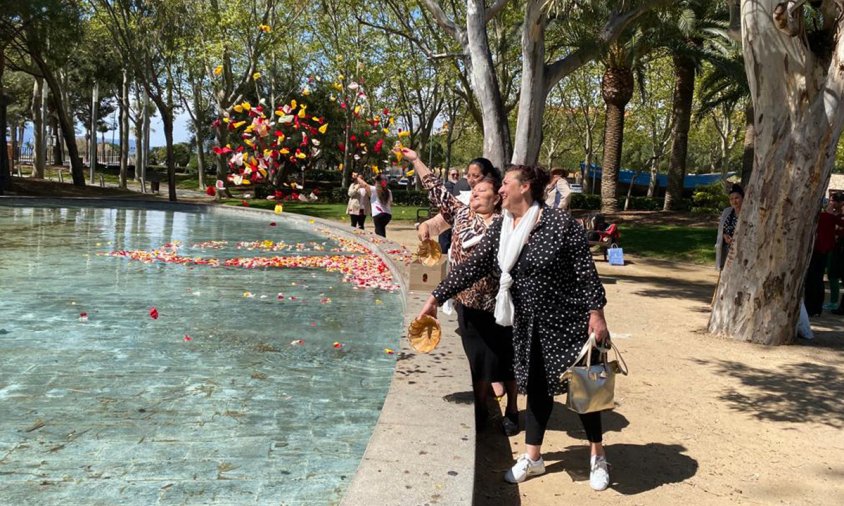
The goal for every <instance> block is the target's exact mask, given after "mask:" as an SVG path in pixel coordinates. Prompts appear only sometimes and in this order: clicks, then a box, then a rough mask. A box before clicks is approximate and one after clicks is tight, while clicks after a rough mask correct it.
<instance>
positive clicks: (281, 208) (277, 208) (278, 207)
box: [275, 204, 284, 214]
mask: <svg viewBox="0 0 844 506" xmlns="http://www.w3.org/2000/svg"><path fill="white" fill-rule="evenodd" d="M282 211H284V206H282V205H281V204H276V205H275V214H281V213H282Z"/></svg>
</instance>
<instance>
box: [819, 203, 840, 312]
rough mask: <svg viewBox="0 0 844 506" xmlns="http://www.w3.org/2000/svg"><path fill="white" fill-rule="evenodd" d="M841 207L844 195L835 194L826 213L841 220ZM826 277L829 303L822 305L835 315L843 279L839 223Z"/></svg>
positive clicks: (827, 265) (838, 305)
mask: <svg viewBox="0 0 844 506" xmlns="http://www.w3.org/2000/svg"><path fill="white" fill-rule="evenodd" d="M842 206H844V194H841V193H840V192H835V193H833V194H832V195H830V198H829V207H828V208H827V211H828V212H829V213H831V214H834V215H835V216H837V217H838V218H839V220H840V219H841V218H842ZM826 277H827V279H828V280H829V303H828V304H824V307H823V308H824V309H827V310H832V312H833V313H835V314H841V313H839V312H838V309H839V307H840V306H841V304H840V299H841V297H840V295H841V290H840V288H839V287H840V283H839V282H840V280H841V278H842V277H844V226H842V225H841V222H840V221H839V223H838V224H836V227H835V246H834V247H833V248H832V252H830V254H829V261H828V262H827V264H826Z"/></svg>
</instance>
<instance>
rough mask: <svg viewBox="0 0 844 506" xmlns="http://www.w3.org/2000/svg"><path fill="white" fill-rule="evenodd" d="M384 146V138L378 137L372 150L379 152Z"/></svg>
mask: <svg viewBox="0 0 844 506" xmlns="http://www.w3.org/2000/svg"><path fill="white" fill-rule="evenodd" d="M383 148H384V139H378V142H376V143H375V146H373V147H372V150H373V151H375V153H376V154H379V153H381V150H382V149H383Z"/></svg>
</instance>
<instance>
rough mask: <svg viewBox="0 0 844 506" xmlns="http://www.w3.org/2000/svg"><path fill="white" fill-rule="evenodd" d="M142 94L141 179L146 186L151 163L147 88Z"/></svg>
mask: <svg viewBox="0 0 844 506" xmlns="http://www.w3.org/2000/svg"><path fill="white" fill-rule="evenodd" d="M141 96H142V98H143V102H142V103H143V104H144V113H143V121H142V126H143V130H144V132H143V138H142V140H141V146H140V150H141V181H142V187H146V181H147V165H149V124H150V117H149V114H150V110H149V106H150V104H149V93H147V90H146V88H144V89H143V92H142V93H141ZM135 170H137V169H135Z"/></svg>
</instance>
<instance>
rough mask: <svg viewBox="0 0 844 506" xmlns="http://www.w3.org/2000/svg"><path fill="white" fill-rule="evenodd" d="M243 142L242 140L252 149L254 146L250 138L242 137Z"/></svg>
mask: <svg viewBox="0 0 844 506" xmlns="http://www.w3.org/2000/svg"><path fill="white" fill-rule="evenodd" d="M243 142H244V144H246V145H247V146H249V147H250V148H253V149H254V148H255V143H254V142H252V139H244V141H243Z"/></svg>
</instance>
